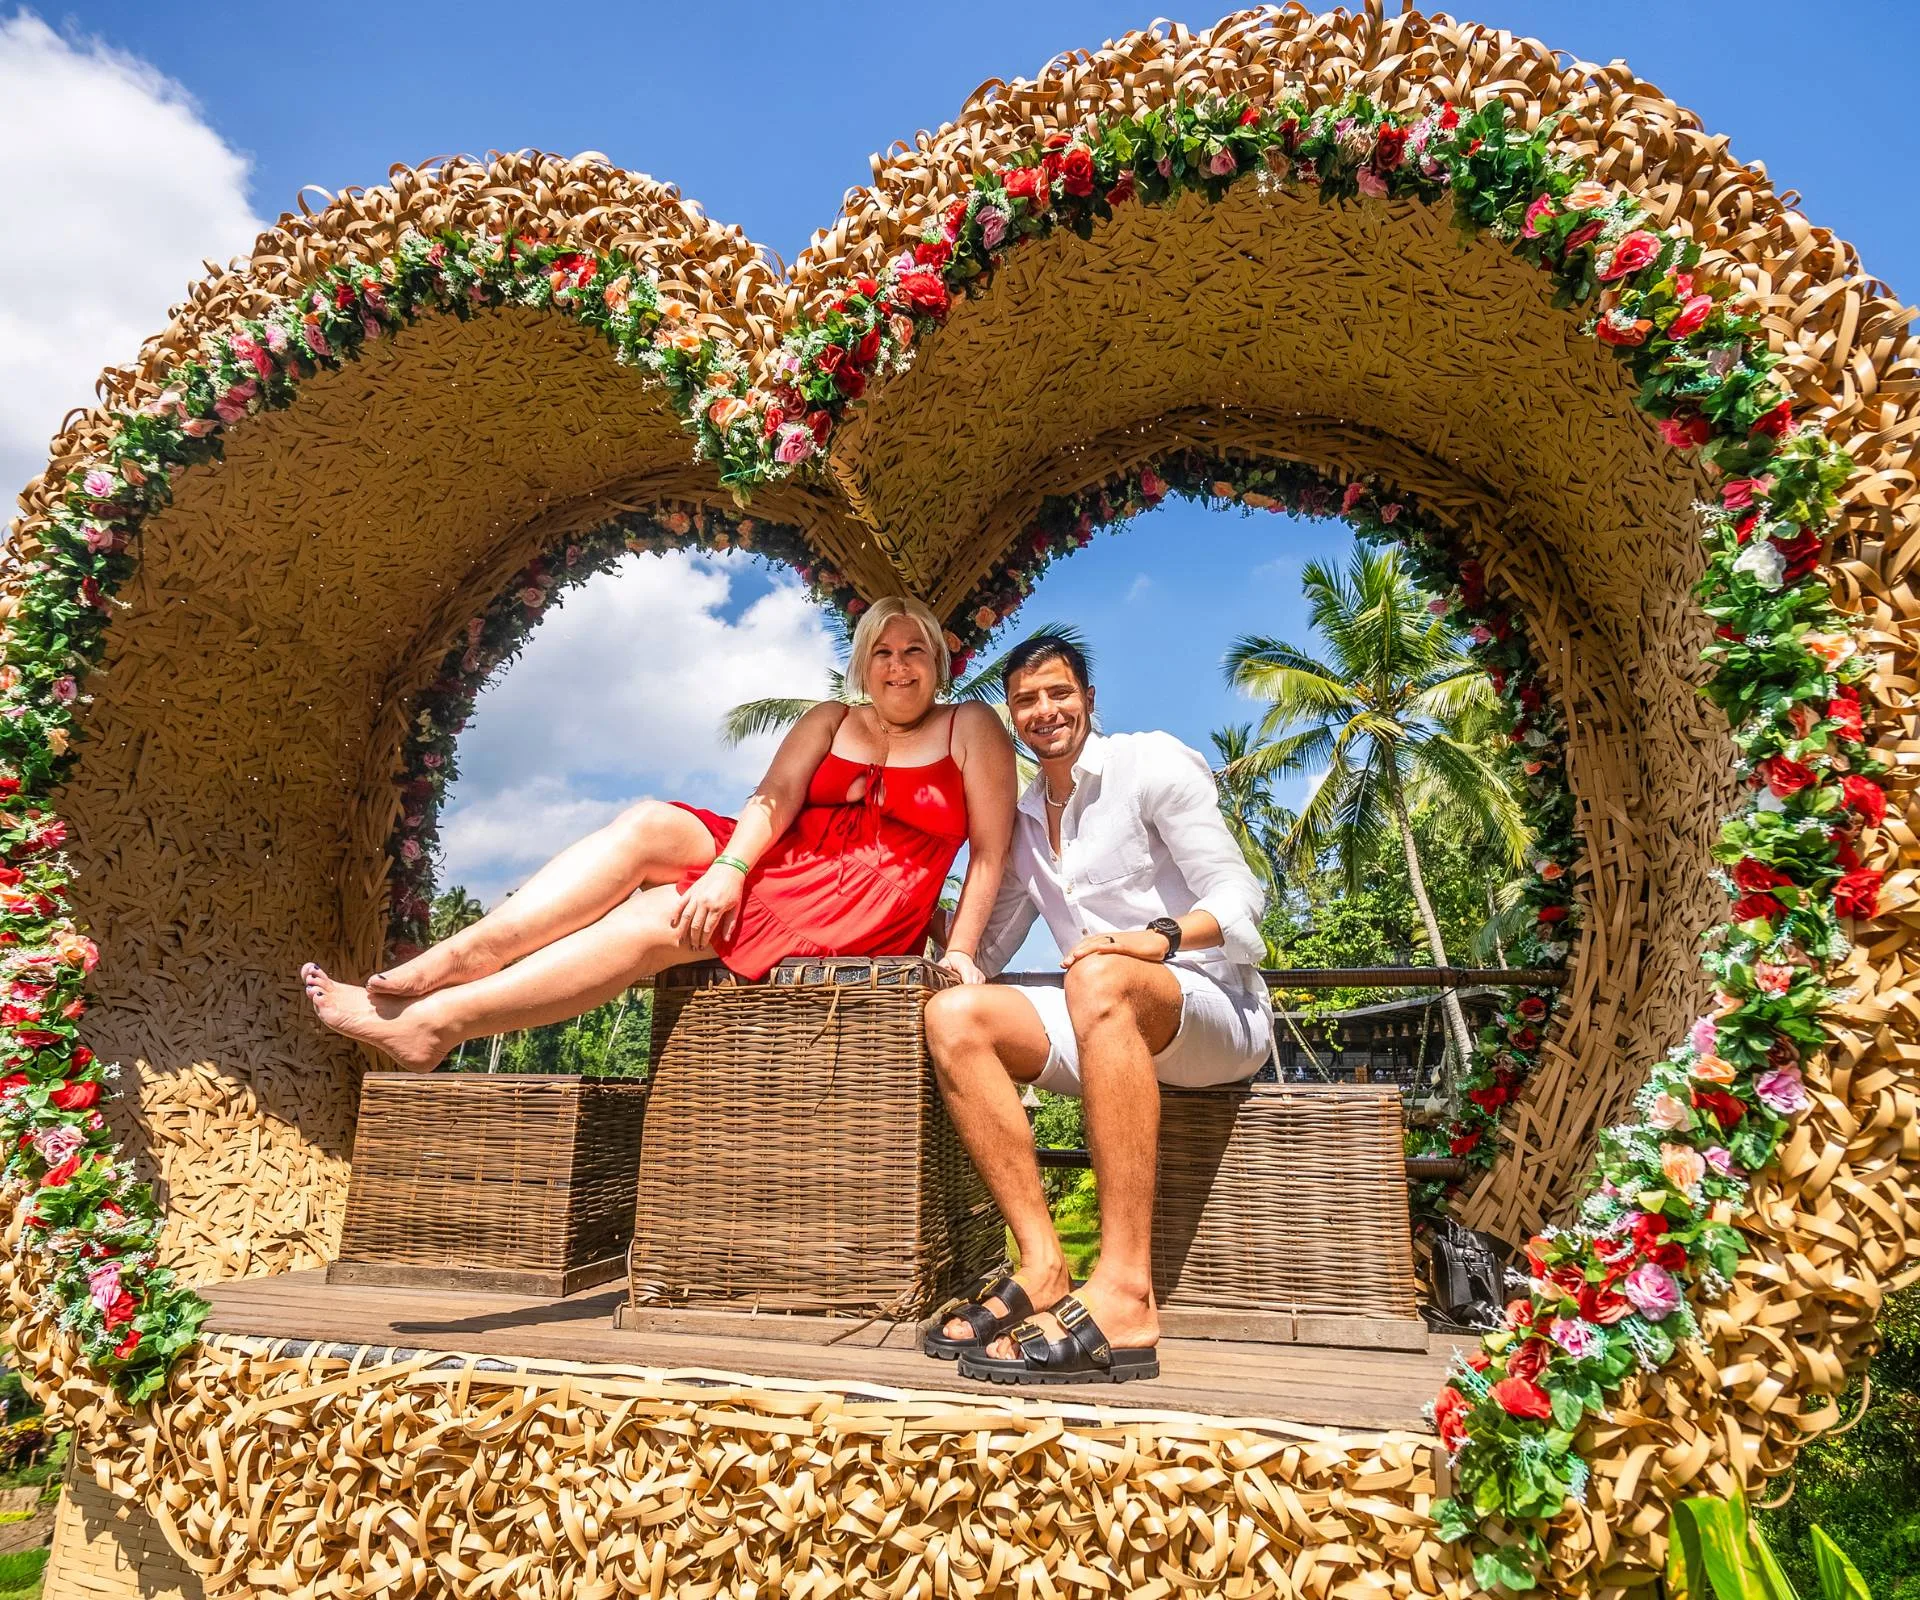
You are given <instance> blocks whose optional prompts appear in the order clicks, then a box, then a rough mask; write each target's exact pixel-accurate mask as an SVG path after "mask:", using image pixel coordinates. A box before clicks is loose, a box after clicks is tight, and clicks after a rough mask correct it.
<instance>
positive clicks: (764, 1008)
mask: <svg viewBox="0 0 1920 1600" xmlns="http://www.w3.org/2000/svg"><path fill="white" fill-rule="evenodd" d="M949 981H950V980H949V979H948V978H947V976H946V974H945V973H943V972H942V971H940V970H939V969H938V968H936V967H934V966H933V965H931V964H930V963H928V962H925V961H920V960H914V959H904V958H899V959H886V960H874V961H867V960H852V959H836V960H831V961H787V962H782V963H781V965H780V966H779V967H777V968H776V969H775V970H774V972H773V973H772V974H771V975H770V976H769V977H768V979H767V980H766V981H765V982H763V983H747V982H743V981H741V980H740V979H737V978H735V977H734V976H733V975H732V974H731V973H729V972H727V971H726V969H725V968H723V967H719V966H702V967H696V968H677V969H675V970H673V971H670V972H668V973H666V974H664V975H663V976H662V977H661V978H660V979H659V980H658V981H657V982H656V985H655V989H654V1001H653V1063H654V1066H653V1082H652V1097H651V1099H650V1101H649V1103H648V1107H647V1125H646V1132H645V1134H644V1136H643V1138H642V1140H641V1145H640V1189H639V1203H638V1206H637V1208H636V1210H635V1213H634V1229H633V1250H632V1256H631V1271H630V1275H629V1276H630V1283H631V1296H630V1298H631V1304H632V1306H633V1308H635V1310H636V1311H638V1310H639V1309H641V1308H647V1307H676V1306H685V1307H709V1308H712V1307H724V1308H730V1309H734V1310H741V1311H745V1310H754V1311H762V1312H765V1311H780V1312H808V1313H815V1314H826V1315H835V1316H863V1317H875V1318H881V1319H886V1320H895V1321H905V1320H909V1319H913V1318H916V1317H919V1316H922V1315H924V1314H926V1313H927V1312H929V1311H931V1310H932V1309H933V1308H935V1307H936V1306H939V1305H941V1304H942V1303H944V1302H945V1301H946V1300H947V1299H948V1298H950V1297H951V1295H952V1294H953V1293H954V1291H955V1290H956V1289H958V1288H959V1287H960V1286H962V1284H963V1283H965V1282H967V1281H969V1280H971V1279H972V1278H974V1277H976V1276H978V1275H979V1274H980V1273H981V1272H984V1271H985V1270H986V1269H987V1268H988V1267H990V1266H992V1265H993V1264H994V1263H995V1262H996V1261H998V1260H999V1259H1000V1258H1001V1256H1002V1254H1003V1253H1004V1250H1005V1234H1004V1231H1003V1227H1002V1224H1001V1221H1000V1215H999V1212H998V1211H997V1210H996V1209H995V1207H994V1205H993V1202H992V1200H991V1199H990V1198H989V1197H988V1195H987V1192H986V1186H985V1185H984V1184H983V1183H982V1182H981V1181H980V1178H979V1176H978V1174H977V1173H976V1172H975V1171H974V1169H973V1163H972V1162H971V1161H970V1160H969V1159H968V1158H967V1154H966V1150H965V1149H964V1147H963V1146H962V1145H961V1143H960V1138H959V1135H958V1134H957V1133H955V1131H954V1129H953V1125H952V1123H951V1122H949V1121H948V1119H947V1114H946V1110H945V1108H944V1107H943V1106H942V1105H941V1102H940V1095H939V1091H938V1089H937V1087H936V1086H935V1084H934V1080H933V1073H932V1071H931V1068H930V1065H929V1061H928V1057H927V1050H926V1035H925V1030H924V1028H923V1026H922V1023H921V1012H922V1008H923V1007H924V1006H925V1004H926V1000H927V997H928V995H930V994H931V993H932V992H933V991H934V990H935V989H937V988H942V987H945V985H946V984H947V983H948V982H949Z"/></svg>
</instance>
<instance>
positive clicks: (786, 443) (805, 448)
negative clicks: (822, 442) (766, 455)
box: [773, 422, 814, 467]
mask: <svg viewBox="0 0 1920 1600" xmlns="http://www.w3.org/2000/svg"><path fill="white" fill-rule="evenodd" d="M813 452H814V443H813V430H812V429H811V428H809V427H807V426H806V425H805V424H804V423H798V422H791V423H788V424H787V426H785V427H784V428H782V429H781V430H780V442H779V443H778V444H777V445H775V446H774V449H773V459H774V460H776V461H778V462H779V463H780V464H781V465H782V466H788V467H791V466H796V465H798V464H799V463H800V462H802V461H805V460H806V459H807V458H808V457H809V456H811V455H812V454H813Z"/></svg>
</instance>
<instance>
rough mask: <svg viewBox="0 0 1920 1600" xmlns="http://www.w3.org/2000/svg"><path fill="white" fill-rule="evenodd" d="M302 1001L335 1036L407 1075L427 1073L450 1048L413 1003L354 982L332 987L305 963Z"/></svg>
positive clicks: (337, 984)
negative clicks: (356, 1042) (391, 1061)
mask: <svg viewBox="0 0 1920 1600" xmlns="http://www.w3.org/2000/svg"><path fill="white" fill-rule="evenodd" d="M300 981H301V983H302V984H304V985H305V986H306V990H307V998H308V999H309V1000H311V1001H312V1002H313V1009H314V1013H315V1015H317V1016H318V1017H319V1018H320V1020H321V1021H322V1022H324V1023H325V1024H326V1025H327V1026H328V1027H329V1028H331V1029H333V1031H334V1032H335V1033H338V1034H344V1035H345V1036H346V1037H347V1038H349V1039H357V1040H359V1041H360V1042H361V1043H362V1044H370V1045H372V1046H373V1047H374V1049H376V1050H378V1051H379V1052H380V1053H381V1054H382V1055H387V1056H391V1057H392V1058H393V1059H394V1060H395V1061H397V1062H398V1063H399V1064H400V1065H401V1066H403V1067H405V1068H406V1069H407V1070H408V1071H409V1072H431V1071H432V1070H433V1069H434V1068H435V1067H436V1066H438V1065H439V1064H440V1061H441V1058H442V1057H444V1056H445V1055H446V1053H447V1051H448V1049H449V1048H450V1046H449V1044H448V1042H447V1041H446V1040H444V1039H442V1038H441V1037H440V1036H439V1034H438V1033H437V1032H436V1031H435V1029H434V1028H433V1026H432V1024H431V1023H430V1022H429V1021H428V1019H427V1018H426V1017H424V1016H422V1015H420V1006H419V1004H418V1003H417V1002H416V1001H412V1000H394V999H389V998H387V997H384V996H381V995H369V994H368V993H367V991H366V990H365V989H362V988H360V987H359V986H358V985H357V984H351V983H336V982H335V981H334V980H333V979H332V978H329V977H328V976H327V975H326V974H325V973H324V972H322V971H321V970H320V969H319V967H317V966H316V965H314V963H313V962H311V961H309V962H308V963H307V964H306V965H305V966H304V967H302V968H301V969H300Z"/></svg>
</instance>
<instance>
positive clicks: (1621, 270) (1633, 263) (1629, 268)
mask: <svg viewBox="0 0 1920 1600" xmlns="http://www.w3.org/2000/svg"><path fill="white" fill-rule="evenodd" d="M1659 254H1660V241H1659V239H1657V238H1656V237H1655V236H1654V235H1653V234H1650V233H1648V232H1646V231H1645V230H1644V229H1636V230H1635V231H1634V232H1632V233H1630V234H1628V235H1627V236H1626V238H1624V239H1622V240H1621V241H1620V242H1619V243H1618V244H1617V245H1615V246H1614V247H1613V259H1612V260H1611V261H1609V262H1608V263H1607V266H1606V270H1605V271H1604V272H1602V273H1601V274H1600V281H1601V282H1602V283H1613V282H1615V281H1616V280H1617V279H1620V278H1624V277H1627V276H1628V275H1629V274H1631V273H1635V272H1641V271H1644V270H1645V269H1646V268H1647V267H1650V266H1652V265H1653V260H1654V257H1656V256H1657V255H1659Z"/></svg>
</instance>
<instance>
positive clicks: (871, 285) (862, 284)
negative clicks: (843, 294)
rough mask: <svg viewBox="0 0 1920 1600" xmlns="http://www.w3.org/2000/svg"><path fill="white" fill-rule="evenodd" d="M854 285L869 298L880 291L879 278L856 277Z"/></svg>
mask: <svg viewBox="0 0 1920 1600" xmlns="http://www.w3.org/2000/svg"><path fill="white" fill-rule="evenodd" d="M853 286H854V288H855V289H857V290H858V291H859V292H860V293H861V294H863V295H865V296H866V297H867V298H868V299H869V300H871V299H872V298H873V297H874V296H875V295H877V294H878V293H879V292H880V280H879V279H878V278H867V277H860V278H855V279H854V280H853Z"/></svg>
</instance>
